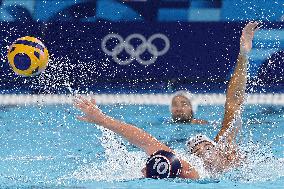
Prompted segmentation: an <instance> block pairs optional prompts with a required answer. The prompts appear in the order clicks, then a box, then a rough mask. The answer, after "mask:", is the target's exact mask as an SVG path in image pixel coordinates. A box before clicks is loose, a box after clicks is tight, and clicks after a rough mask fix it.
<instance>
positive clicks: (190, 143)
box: [186, 134, 216, 153]
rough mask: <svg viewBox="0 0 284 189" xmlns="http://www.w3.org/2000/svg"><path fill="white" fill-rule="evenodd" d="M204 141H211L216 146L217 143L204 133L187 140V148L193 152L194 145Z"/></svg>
mask: <svg viewBox="0 0 284 189" xmlns="http://www.w3.org/2000/svg"><path fill="white" fill-rule="evenodd" d="M202 142H210V143H211V144H213V145H214V146H215V145H216V143H215V142H214V141H213V140H211V139H210V138H208V137H207V136H205V135H202V134H198V135H196V136H194V137H191V138H190V139H189V140H188V141H187V142H186V146H187V150H188V152H189V153H192V150H193V149H194V147H195V146H196V145H198V144H200V143H202Z"/></svg>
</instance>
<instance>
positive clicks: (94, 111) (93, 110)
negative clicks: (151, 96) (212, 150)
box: [74, 97, 199, 179]
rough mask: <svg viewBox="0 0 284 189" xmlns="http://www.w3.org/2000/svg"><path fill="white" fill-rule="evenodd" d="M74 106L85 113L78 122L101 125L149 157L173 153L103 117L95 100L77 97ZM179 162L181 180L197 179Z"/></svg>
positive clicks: (137, 131) (138, 131)
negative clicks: (162, 153)
mask: <svg viewBox="0 0 284 189" xmlns="http://www.w3.org/2000/svg"><path fill="white" fill-rule="evenodd" d="M74 106H75V107H76V108H78V109H80V110H81V111H82V112H84V113H85V115H84V116H78V117H77V118H78V119H79V120H81V121H86V122H90V123H95V124H98V125H101V126H103V127H105V128H107V129H109V130H111V131H113V132H115V133H117V134H119V135H121V136H122V137H124V138H126V139H127V140H128V141H129V142H130V143H132V144H133V145H135V146H137V147H139V148H141V149H143V150H144V151H145V152H146V153H147V154H148V155H149V156H150V155H152V154H153V153H155V152H157V151H158V150H165V151H168V152H172V153H174V151H173V150H172V149H170V148H169V147H168V146H166V145H165V144H163V143H162V142H160V141H158V140H157V139H156V138H154V137H153V136H152V135H150V134H149V133H147V132H145V131H143V130H142V129H140V128H137V127H135V126H133V125H131V124H127V123H124V122H121V121H119V120H116V119H114V118H111V117H109V116H107V115H105V114H104V113H103V112H102V111H101V110H100V109H99V108H98V107H97V106H96V103H95V100H91V101H89V100H87V99H85V98H83V97H79V98H78V99H76V100H75V102H74ZM180 161H181V164H182V167H183V168H182V171H181V174H180V177H181V178H190V179H198V178H199V175H198V173H197V171H196V170H195V169H194V168H193V167H192V166H191V165H190V164H189V163H188V162H186V161H184V160H180Z"/></svg>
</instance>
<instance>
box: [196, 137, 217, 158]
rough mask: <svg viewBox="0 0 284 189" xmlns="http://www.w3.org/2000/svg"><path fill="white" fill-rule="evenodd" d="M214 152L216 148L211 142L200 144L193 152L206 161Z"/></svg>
mask: <svg viewBox="0 0 284 189" xmlns="http://www.w3.org/2000/svg"><path fill="white" fill-rule="evenodd" d="M213 151H215V146H214V145H213V144H212V143H211V142H209V141H203V142H201V143H200V144H197V145H196V146H195V147H194V148H193V149H192V152H191V153H193V154H195V155H196V156H198V157H200V158H202V159H205V158H207V156H208V155H210V154H211V153H212V152H213Z"/></svg>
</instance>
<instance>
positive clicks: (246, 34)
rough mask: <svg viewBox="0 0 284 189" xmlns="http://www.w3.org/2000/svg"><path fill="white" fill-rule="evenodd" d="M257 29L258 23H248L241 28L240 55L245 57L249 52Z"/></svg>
mask: <svg viewBox="0 0 284 189" xmlns="http://www.w3.org/2000/svg"><path fill="white" fill-rule="evenodd" d="M259 28H260V22H249V23H248V24H247V25H246V26H245V27H244V28H243V31H242V36H241V40H240V54H242V55H247V54H248V53H249V52H250V51H251V48H252V39H253V36H254V34H255V32H256V31H257V30H258V29H259Z"/></svg>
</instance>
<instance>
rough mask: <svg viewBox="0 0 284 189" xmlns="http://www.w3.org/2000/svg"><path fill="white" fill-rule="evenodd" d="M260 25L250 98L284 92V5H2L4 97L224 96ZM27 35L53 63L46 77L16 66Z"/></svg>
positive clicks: (99, 1) (276, 1)
mask: <svg viewBox="0 0 284 189" xmlns="http://www.w3.org/2000/svg"><path fill="white" fill-rule="evenodd" d="M250 20H260V21H262V25H263V27H262V30H261V31H259V32H258V33H257V35H256V36H255V39H254V43H253V50H252V52H251V55H250V67H249V73H250V79H249V87H248V92H251V93H254V92H267V93H275V92H277V93H282V92H283V91H284V87H283V86H284V85H283V82H284V78H283V73H284V72H283V68H284V64H282V62H283V55H284V52H283V48H284V26H283V21H284V0H250V1H246V0H124V1H123V0H60V1H59V0H0V28H1V30H0V48H1V54H0V57H1V62H2V64H1V69H0V92H1V93H2V94H8V93H9V94H10V93H16V94H18V93H29V94H30V93H32V94H38V93H40V94H42V93H43V94H55V93H56V94H66V93H72V92H74V91H79V92H90V91H92V92H95V93H171V92H174V91H177V90H181V89H187V90H189V91H191V92H194V93H224V92H225V90H226V86H227V83H228V80H229V78H230V76H231V73H232V70H233V68H234V65H235V61H236V58H237V55H238V50H239V37H240V34H241V29H242V27H243V26H244V25H245V23H246V22H248V21H250ZM27 35H28V36H34V37H37V38H39V39H40V40H42V41H43V43H44V44H45V45H46V47H47V48H48V50H49V53H50V54H51V62H50V64H49V66H48V68H47V69H46V71H45V73H44V74H41V75H40V76H36V77H28V78H27V77H20V76H17V75H15V74H14V72H13V71H12V70H11V68H10V67H9V64H8V62H7V58H6V56H7V47H8V46H9V45H11V44H12V42H13V41H15V40H16V39H17V38H19V37H22V36H27ZM124 41H125V42H124Z"/></svg>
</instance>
